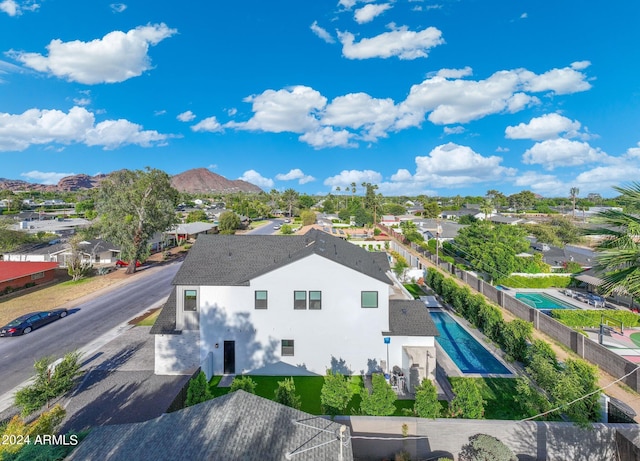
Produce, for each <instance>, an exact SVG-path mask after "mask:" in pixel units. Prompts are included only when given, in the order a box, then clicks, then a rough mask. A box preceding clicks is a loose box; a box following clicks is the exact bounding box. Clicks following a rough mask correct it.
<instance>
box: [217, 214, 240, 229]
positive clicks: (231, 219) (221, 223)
mask: <svg viewBox="0 0 640 461" xmlns="http://www.w3.org/2000/svg"><path fill="white" fill-rule="evenodd" d="M239 228H240V216H238V215H237V214H235V213H234V212H233V211H225V212H224V213H222V214H221V215H220V217H219V218H218V229H219V230H220V233H221V234H235V232H236V230H237V229H239Z"/></svg>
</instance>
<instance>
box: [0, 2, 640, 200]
mask: <svg viewBox="0 0 640 461" xmlns="http://www.w3.org/2000/svg"><path fill="white" fill-rule="evenodd" d="M638 18H640V2H638V1H637V0H620V1H619V2H616V5H615V8H614V7H613V6H605V5H604V4H603V3H601V2H596V1H594V0H561V1H558V0H553V1H551V0H424V1H421V0H396V1H390V0H388V1H381V0H377V1H368V0H333V1H324V0H316V1H300V0H277V1H272V2H267V1H263V0H262V1H258V0H255V1H254V0H251V1H248V0H247V1H243V0H236V1H192V2H175V1H164V0H156V1H154V2H152V3H149V2H142V1H136V2H124V3H109V2H103V1H100V0H91V1H86V0H41V1H39V0H0V52H1V53H2V54H1V55H0V159H1V160H2V162H1V163H0V165H1V166H0V177H4V178H11V179H23V180H27V181H32V182H43V183H56V182H57V181H58V180H59V179H60V178H61V177H63V176H67V175H70V174H78V173H86V174H90V175H94V174H96V173H108V172H110V171H114V170H118V169H121V168H131V169H138V168H144V167H145V166H151V167H154V168H160V169H162V170H164V171H166V172H167V173H169V174H177V173H180V172H182V171H185V170H188V169H191V168H198V167H206V168H210V169H211V171H213V172H215V173H218V174H221V175H223V176H225V177H227V178H229V179H237V178H241V179H245V180H247V181H250V182H252V183H254V184H256V185H258V186H260V187H262V188H263V189H264V190H266V191H268V190H271V189H274V188H275V189H279V190H284V189H286V188H290V187H291V188H294V189H296V190H298V191H300V192H306V193H310V194H315V193H320V194H326V193H328V192H330V191H331V190H335V188H336V187H341V188H342V189H344V187H345V186H347V185H349V184H351V183H352V182H355V183H356V184H358V185H360V184H361V183H362V182H371V183H374V184H378V186H379V190H380V192H382V193H383V194H385V195H417V194H427V195H441V196H451V195H456V194H461V195H484V194H485V193H486V191H487V190H490V189H497V190H499V191H502V192H503V193H505V194H507V195H508V194H512V193H516V192H519V191H522V190H531V191H533V192H535V193H538V194H541V195H543V196H563V197H566V196H568V195H569V189H570V188H571V187H578V188H579V190H580V195H581V196H586V195H587V194H588V193H590V192H595V193H600V194H602V195H603V196H614V195H616V194H615V192H614V191H613V190H612V189H611V186H615V185H624V184H628V183H629V182H631V181H636V180H639V179H640V177H639V176H640V130H639V128H640V78H638V75H639V74H640V72H639V70H640V69H639V67H640V59H639V58H640V48H639V47H638V43H640V37H639V35H640V28H639V27H637V21H638Z"/></svg>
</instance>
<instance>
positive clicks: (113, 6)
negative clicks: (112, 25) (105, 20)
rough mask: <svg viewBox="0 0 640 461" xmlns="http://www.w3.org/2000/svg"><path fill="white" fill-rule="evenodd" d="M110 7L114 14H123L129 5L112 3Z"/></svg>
mask: <svg viewBox="0 0 640 461" xmlns="http://www.w3.org/2000/svg"><path fill="white" fill-rule="evenodd" d="M109 7H110V8H111V11H113V12H114V13H122V12H123V11H124V10H126V9H127V5H125V4H124V3H112V4H111V5H109Z"/></svg>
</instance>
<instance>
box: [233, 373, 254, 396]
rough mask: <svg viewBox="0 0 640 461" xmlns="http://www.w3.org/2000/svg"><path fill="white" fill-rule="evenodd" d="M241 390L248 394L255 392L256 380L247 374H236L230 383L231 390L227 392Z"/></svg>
mask: <svg viewBox="0 0 640 461" xmlns="http://www.w3.org/2000/svg"><path fill="white" fill-rule="evenodd" d="M239 390H243V391H245V392H248V393H249V394H255V393H256V382H255V381H254V380H253V379H251V378H250V377H249V376H236V377H235V378H233V382H232V383H231V390H230V391H229V392H235V391H239Z"/></svg>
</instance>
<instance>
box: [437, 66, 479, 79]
mask: <svg viewBox="0 0 640 461" xmlns="http://www.w3.org/2000/svg"><path fill="white" fill-rule="evenodd" d="M471 75H473V69H472V68H471V67H469V66H466V67H465V68H463V69H440V70H439V71H437V72H435V73H434V74H432V75H428V76H429V77H442V78H463V77H469V76H471Z"/></svg>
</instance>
